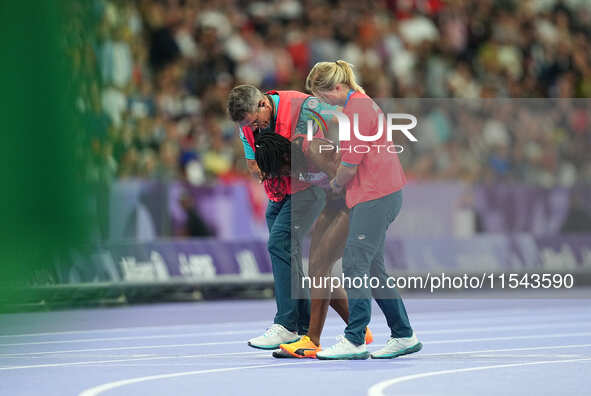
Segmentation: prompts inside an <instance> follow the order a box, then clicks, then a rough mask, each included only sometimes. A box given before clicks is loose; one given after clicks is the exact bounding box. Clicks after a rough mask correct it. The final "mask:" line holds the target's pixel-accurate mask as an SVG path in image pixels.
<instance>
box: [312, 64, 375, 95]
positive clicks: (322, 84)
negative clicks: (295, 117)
mask: <svg viewBox="0 0 591 396" xmlns="http://www.w3.org/2000/svg"><path fill="white" fill-rule="evenodd" d="M337 84H345V85H347V86H348V87H349V88H351V89H352V90H354V91H357V92H361V93H365V90H364V89H363V88H362V87H361V86H360V85H359V84H357V80H356V79H355V73H354V72H353V65H352V64H350V63H347V62H345V61H344V60H338V61H336V62H318V63H316V64H315V65H314V67H313V68H312V70H310V73H308V77H306V89H307V90H308V91H310V92H312V93H313V94H314V95H316V94H317V93H318V92H319V91H331V90H333V89H334V87H335V86H336V85H337Z"/></svg>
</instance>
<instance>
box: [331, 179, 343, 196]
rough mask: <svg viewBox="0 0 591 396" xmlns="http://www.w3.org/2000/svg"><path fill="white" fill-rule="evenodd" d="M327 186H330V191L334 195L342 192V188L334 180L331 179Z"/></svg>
mask: <svg viewBox="0 0 591 396" xmlns="http://www.w3.org/2000/svg"><path fill="white" fill-rule="evenodd" d="M329 185H330V190H331V191H332V192H333V193H335V194H338V193H340V192H341V191H343V186H341V185H340V184H339V183H337V180H336V178H334V179H332V180H331V181H330V184H329Z"/></svg>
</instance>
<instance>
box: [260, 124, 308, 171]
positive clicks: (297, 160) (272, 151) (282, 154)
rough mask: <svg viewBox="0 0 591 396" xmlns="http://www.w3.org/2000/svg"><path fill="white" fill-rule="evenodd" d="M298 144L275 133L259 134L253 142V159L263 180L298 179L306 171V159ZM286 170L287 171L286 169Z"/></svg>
mask: <svg viewBox="0 0 591 396" xmlns="http://www.w3.org/2000/svg"><path fill="white" fill-rule="evenodd" d="M298 143H300V142H299V141H298V142H294V143H292V142H291V141H290V140H289V139H287V138H285V137H283V136H281V135H279V134H277V133H260V134H259V135H258V136H257V137H256V139H255V141H254V145H255V151H254V157H255V160H256V162H257V165H258V166H259V169H260V170H261V173H262V174H263V178H264V179H271V178H275V177H280V176H287V175H289V174H290V173H291V175H292V176H293V177H296V178H299V177H300V175H301V174H303V173H304V171H305V169H306V158H305V156H304V153H303V151H302V148H301V145H300V144H298ZM286 168H287V169H286Z"/></svg>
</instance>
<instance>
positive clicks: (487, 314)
mask: <svg viewBox="0 0 591 396" xmlns="http://www.w3.org/2000/svg"><path fill="white" fill-rule="evenodd" d="M580 311H582V307H581V309H578V308H572V309H568V308H560V309H559V308H558V307H557V308H547V309H538V310H535V311H532V310H531V309H527V310H526V309H515V308H513V309H498V310H494V309H491V310H487V309H485V310H483V309H473V310H472V309H467V310H457V311H446V313H445V314H442V313H439V312H418V313H415V314H413V318H414V320H413V324H416V323H442V322H453V323H458V322H464V321H465V322H478V321H480V320H481V319H503V318H508V319H511V318H515V315H519V318H521V319H526V318H528V317H532V318H536V317H539V316H540V315H542V316H543V315H547V314H550V313H554V314H556V315H558V316H560V318H562V317H565V316H571V315H574V316H576V317H577V318H580V317H587V316H588V315H587V316H581V314H580V313H579V312H580ZM483 312H484V313H483ZM450 313H451V314H453V315H454V318H453V319H448V318H449V315H450ZM475 314H476V315H475ZM478 314H479V315H478ZM500 315H505V316H500ZM439 316H441V318H439ZM463 316H465V317H463ZM375 318H376V319H383V316H378V315H376V316H375ZM269 324H270V321H269V320H258V321H244V322H219V323H199V324H183V325H169V326H166V325H165V326H132V327H117V328H108V329H88V330H69V331H54V332H40V333H25V334H1V335H0V339H1V338H13V337H46V336H59V335H68V334H92V333H103V332H104V333H110V332H119V331H136V330H174V329H199V328H203V327H215V328H217V327H232V326H238V327H240V326H245V325H263V326H265V325H269Z"/></svg>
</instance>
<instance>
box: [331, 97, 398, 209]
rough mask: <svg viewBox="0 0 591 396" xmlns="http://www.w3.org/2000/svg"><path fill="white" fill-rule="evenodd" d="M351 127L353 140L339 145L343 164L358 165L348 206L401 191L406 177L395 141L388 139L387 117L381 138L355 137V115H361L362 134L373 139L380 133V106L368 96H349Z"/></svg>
mask: <svg viewBox="0 0 591 396" xmlns="http://www.w3.org/2000/svg"><path fill="white" fill-rule="evenodd" d="M343 113H344V114H345V115H346V116H347V117H348V118H349V122H350V125H351V140H349V141H341V142H340V143H339V145H340V150H341V152H342V157H341V161H342V162H343V163H344V164H345V165H346V166H357V173H356V174H355V177H354V178H353V180H351V181H350V182H349V184H347V186H346V188H347V194H346V201H347V207H349V208H352V207H353V206H355V205H357V204H358V203H361V202H367V201H371V200H374V199H378V198H381V197H383V196H386V195H388V194H391V193H393V192H396V191H398V190H400V189H401V188H402V187H404V185H405V184H406V176H405V175H404V171H403V170H402V166H401V165H400V160H399V159H398V154H396V152H395V151H396V148H395V147H394V145H395V144H396V143H395V142H391V141H388V140H387V133H386V125H385V122H386V117H385V115H384V116H383V118H382V122H383V123H384V125H383V129H382V136H381V137H380V138H379V139H378V140H375V141H367V142H366V141H362V140H360V139H359V138H357V136H355V133H354V129H353V125H354V124H353V122H354V117H353V114H358V120H359V122H358V125H359V133H360V134H361V135H363V136H374V135H375V134H376V133H377V132H378V126H379V124H378V123H379V115H380V114H383V113H382V110H381V109H380V108H379V107H378V105H377V104H376V103H375V102H374V101H373V100H372V99H371V98H370V97H369V96H367V95H365V94H363V93H361V92H355V93H353V94H351V95H350V96H349V99H348V101H347V103H346V104H345V107H344V109H343Z"/></svg>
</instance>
